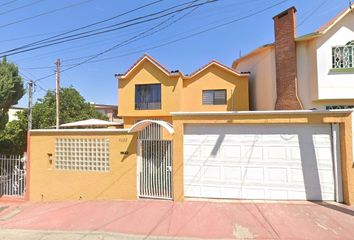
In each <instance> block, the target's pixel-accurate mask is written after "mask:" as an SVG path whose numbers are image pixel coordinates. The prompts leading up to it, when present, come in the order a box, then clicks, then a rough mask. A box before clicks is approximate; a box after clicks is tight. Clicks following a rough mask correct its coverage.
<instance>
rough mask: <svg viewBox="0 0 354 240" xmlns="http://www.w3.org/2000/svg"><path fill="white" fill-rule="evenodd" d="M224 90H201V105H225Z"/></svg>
mask: <svg viewBox="0 0 354 240" xmlns="http://www.w3.org/2000/svg"><path fill="white" fill-rule="evenodd" d="M225 104H226V90H225V89H222V90H203V105H225Z"/></svg>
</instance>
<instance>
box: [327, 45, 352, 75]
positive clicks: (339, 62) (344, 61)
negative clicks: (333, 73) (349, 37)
mask: <svg viewBox="0 0 354 240" xmlns="http://www.w3.org/2000/svg"><path fill="white" fill-rule="evenodd" d="M332 68H333V69H348V68H354V41H350V42H348V43H347V44H346V45H344V46H335V47H332Z"/></svg>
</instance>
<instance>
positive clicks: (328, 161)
mask: <svg viewBox="0 0 354 240" xmlns="http://www.w3.org/2000/svg"><path fill="white" fill-rule="evenodd" d="M331 145H332V144H331V126H330V125H329V124H319V125H315V124H273V125H272V124H268V125H267V124H262V125H261V124H259V125H257V124H253V125H241V124H240V125H236V124H208V125H203V124H199V125H191V124H187V125H186V127H185V134H184V191H185V196H187V197H206V198H236V199H277V200H292V199H294V200H335V179H334V164H333V153H332V146H331Z"/></svg>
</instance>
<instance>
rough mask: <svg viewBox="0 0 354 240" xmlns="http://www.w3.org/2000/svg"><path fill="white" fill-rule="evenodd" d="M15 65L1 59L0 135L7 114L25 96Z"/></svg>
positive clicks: (6, 119)
mask: <svg viewBox="0 0 354 240" xmlns="http://www.w3.org/2000/svg"><path fill="white" fill-rule="evenodd" d="M18 73H19V72H18V68H17V66H16V65H15V64H13V63H10V62H7V60H6V58H3V59H2V61H1V62H0V133H1V132H2V131H3V130H4V128H5V126H6V123H7V121H8V115H7V112H8V111H9V108H10V107H11V106H12V105H15V104H17V102H18V100H20V99H21V98H22V96H23V95H24V94H25V89H24V88H23V82H22V78H21V77H20V76H19V74H18Z"/></svg>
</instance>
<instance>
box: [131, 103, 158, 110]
mask: <svg viewBox="0 0 354 240" xmlns="http://www.w3.org/2000/svg"><path fill="white" fill-rule="evenodd" d="M153 109H161V102H137V103H135V110H153Z"/></svg>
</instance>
